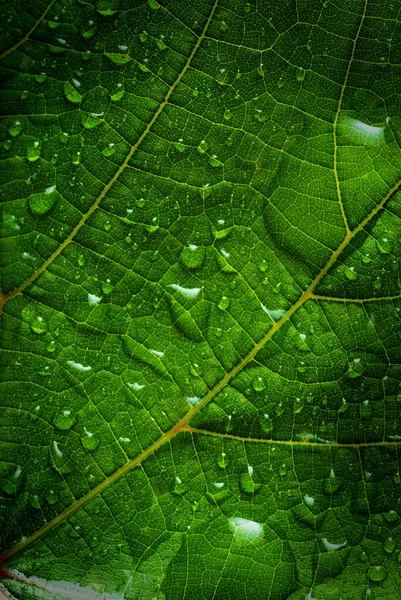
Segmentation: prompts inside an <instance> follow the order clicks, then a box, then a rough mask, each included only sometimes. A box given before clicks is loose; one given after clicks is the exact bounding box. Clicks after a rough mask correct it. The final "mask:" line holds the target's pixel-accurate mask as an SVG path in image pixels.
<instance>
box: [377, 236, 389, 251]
mask: <svg viewBox="0 0 401 600" xmlns="http://www.w3.org/2000/svg"><path fill="white" fill-rule="evenodd" d="M376 246H377V249H378V250H379V252H381V253H382V254H391V252H392V250H393V243H392V242H391V240H389V239H388V238H386V237H382V238H380V239H378V240H376Z"/></svg>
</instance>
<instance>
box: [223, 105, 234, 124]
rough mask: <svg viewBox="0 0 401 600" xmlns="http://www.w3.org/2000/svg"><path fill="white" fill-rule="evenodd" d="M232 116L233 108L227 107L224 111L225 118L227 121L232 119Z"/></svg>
mask: <svg viewBox="0 0 401 600" xmlns="http://www.w3.org/2000/svg"><path fill="white" fill-rule="evenodd" d="M232 116H233V113H232V112H231V110H230V109H228V108H227V109H226V110H225V111H224V119H225V120H226V121H229V120H230V119H232Z"/></svg>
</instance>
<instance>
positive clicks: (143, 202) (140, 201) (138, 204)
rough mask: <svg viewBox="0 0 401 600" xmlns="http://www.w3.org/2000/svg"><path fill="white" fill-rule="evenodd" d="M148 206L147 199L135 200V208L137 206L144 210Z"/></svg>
mask: <svg viewBox="0 0 401 600" xmlns="http://www.w3.org/2000/svg"><path fill="white" fill-rule="evenodd" d="M145 204H146V200H145V198H137V199H136V200H135V206H137V207H138V208H143V207H144V206H145Z"/></svg>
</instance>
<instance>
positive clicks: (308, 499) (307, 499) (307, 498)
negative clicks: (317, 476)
mask: <svg viewBox="0 0 401 600" xmlns="http://www.w3.org/2000/svg"><path fill="white" fill-rule="evenodd" d="M304 502H305V504H306V506H313V505H314V504H315V499H314V498H313V497H312V496H309V495H308V494H305V496H304Z"/></svg>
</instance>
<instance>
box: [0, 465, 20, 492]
mask: <svg viewBox="0 0 401 600" xmlns="http://www.w3.org/2000/svg"><path fill="white" fill-rule="evenodd" d="M24 480H25V472H24V471H23V470H22V468H21V467H20V466H17V467H12V468H11V469H10V471H9V472H8V474H6V475H3V476H0V487H1V488H2V490H3V491H4V492H5V493H6V494H7V495H8V496H16V495H17V494H18V493H19V492H20V491H21V489H22V486H23V483H24Z"/></svg>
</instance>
